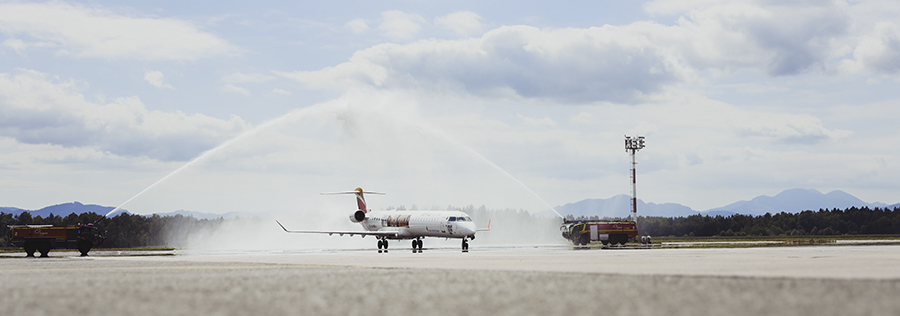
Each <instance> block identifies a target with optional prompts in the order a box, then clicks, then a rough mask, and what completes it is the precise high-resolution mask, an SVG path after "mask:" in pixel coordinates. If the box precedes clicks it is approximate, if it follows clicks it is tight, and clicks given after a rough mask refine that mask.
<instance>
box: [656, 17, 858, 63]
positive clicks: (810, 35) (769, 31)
mask: <svg viewBox="0 0 900 316" xmlns="http://www.w3.org/2000/svg"><path fill="white" fill-rule="evenodd" d="M645 8H646V9H647V10H648V12H650V13H651V14H654V13H662V14H685V15H684V16H681V17H680V18H679V19H678V22H677V24H676V26H673V27H665V28H662V27H660V26H659V25H646V29H647V31H648V32H649V33H648V34H649V36H651V37H652V38H653V39H654V42H657V43H659V44H660V45H663V46H666V47H671V48H672V49H674V51H675V52H677V54H678V55H679V56H680V57H681V58H684V59H685V60H686V61H688V63H689V64H690V65H692V66H693V67H696V68H699V69H711V70H715V71H724V72H730V71H734V70H740V69H751V70H761V71H765V72H766V73H768V74H770V75H795V74H799V73H802V72H806V71H809V70H815V69H823V68H825V66H826V62H827V61H828V60H829V58H833V57H836V56H835V54H836V52H837V50H839V48H840V47H839V45H837V44H838V43H837V42H838V40H840V39H842V38H844V37H845V36H846V35H847V33H848V32H849V30H850V26H851V23H852V18H851V16H850V15H849V13H848V12H847V5H846V3H843V2H840V1H815V2H809V1H807V2H770V1H749V2H748V1H682V2H679V1H656V2H651V3H648V4H647V5H646V6H645Z"/></svg>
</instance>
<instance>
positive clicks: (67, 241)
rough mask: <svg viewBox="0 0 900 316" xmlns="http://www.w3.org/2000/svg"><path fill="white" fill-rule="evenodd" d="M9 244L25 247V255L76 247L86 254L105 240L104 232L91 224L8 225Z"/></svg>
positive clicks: (30, 255)
mask: <svg viewBox="0 0 900 316" xmlns="http://www.w3.org/2000/svg"><path fill="white" fill-rule="evenodd" d="M7 227H9V244H10V245H11V246H14V247H22V248H25V254H26V256H27V257H34V252H35V251H38V252H40V253H41V258H46V257H48V255H47V254H48V253H49V252H50V249H54V248H57V249H78V251H79V252H81V255H82V256H87V254H88V252H89V251H91V248H94V247H96V246H98V245H100V244H102V243H103V242H104V241H106V232H105V231H101V230H100V229H99V228H97V227H95V226H94V225H93V224H86V225H82V224H77V225H9V226H7Z"/></svg>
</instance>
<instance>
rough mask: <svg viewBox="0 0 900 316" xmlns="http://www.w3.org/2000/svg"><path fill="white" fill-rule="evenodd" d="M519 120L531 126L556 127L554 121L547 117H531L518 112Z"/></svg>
mask: <svg viewBox="0 0 900 316" xmlns="http://www.w3.org/2000/svg"><path fill="white" fill-rule="evenodd" d="M518 116H519V120H520V121H522V122H523V123H525V125H528V126H532V127H556V121H554V120H553V119H551V118H549V117H544V118H533V117H527V116H524V115H522V114H518Z"/></svg>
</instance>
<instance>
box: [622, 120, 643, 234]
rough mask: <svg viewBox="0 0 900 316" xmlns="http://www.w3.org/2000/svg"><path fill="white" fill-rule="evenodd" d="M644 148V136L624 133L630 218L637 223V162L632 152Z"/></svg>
mask: <svg viewBox="0 0 900 316" xmlns="http://www.w3.org/2000/svg"><path fill="white" fill-rule="evenodd" d="M641 149H644V136H635V137H631V136H628V135H625V152H627V153H630V154H631V220H632V221H634V222H635V223H637V172H636V171H635V169H636V168H637V162H635V160H634V154H636V153H637V152H638V150H641Z"/></svg>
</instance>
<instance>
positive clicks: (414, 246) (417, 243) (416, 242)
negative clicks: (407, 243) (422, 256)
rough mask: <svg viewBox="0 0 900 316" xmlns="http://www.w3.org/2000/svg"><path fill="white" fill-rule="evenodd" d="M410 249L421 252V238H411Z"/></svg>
mask: <svg viewBox="0 0 900 316" xmlns="http://www.w3.org/2000/svg"><path fill="white" fill-rule="evenodd" d="M417 248H418V249H417ZM412 251H413V253H416V252H418V253H422V240H421V239H413V241H412Z"/></svg>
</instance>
